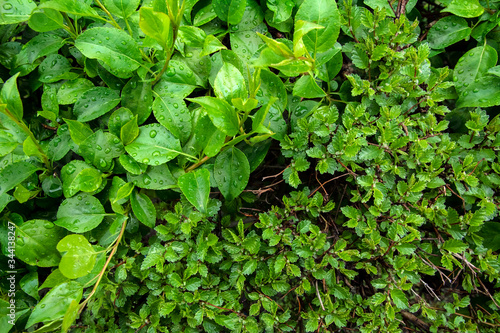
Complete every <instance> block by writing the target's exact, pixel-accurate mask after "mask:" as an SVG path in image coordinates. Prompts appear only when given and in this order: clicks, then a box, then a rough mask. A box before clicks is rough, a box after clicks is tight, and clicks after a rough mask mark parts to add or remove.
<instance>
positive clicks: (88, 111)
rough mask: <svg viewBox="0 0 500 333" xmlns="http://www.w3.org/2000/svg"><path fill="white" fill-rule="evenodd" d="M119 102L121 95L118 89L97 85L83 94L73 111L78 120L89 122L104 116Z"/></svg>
mask: <svg viewBox="0 0 500 333" xmlns="http://www.w3.org/2000/svg"><path fill="white" fill-rule="evenodd" d="M119 103H120V95H119V94H118V92H117V91H116V90H113V89H110V88H106V87H95V88H91V89H89V90H87V91H85V92H84V93H82V94H81V96H80V97H79V98H78V100H77V101H76V103H75V106H74V108H73V113H74V114H75V115H76V116H77V120H78V121H81V122H87V121H90V120H94V119H96V118H98V117H100V116H102V115H103V114H105V113H106V112H108V111H110V110H112V109H113V108H114V107H115V106H117V105H118V104H119Z"/></svg>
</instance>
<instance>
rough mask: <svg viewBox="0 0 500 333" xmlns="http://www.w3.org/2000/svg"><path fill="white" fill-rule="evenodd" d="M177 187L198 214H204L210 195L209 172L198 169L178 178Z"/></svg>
mask: <svg viewBox="0 0 500 333" xmlns="http://www.w3.org/2000/svg"><path fill="white" fill-rule="evenodd" d="M179 187H180V189H181V191H182V194H184V196H186V198H187V199H188V200H189V202H190V203H191V204H192V205H193V206H195V207H196V209H198V210H199V211H200V212H202V213H203V214H206V212H207V206H208V198H209V195H210V172H209V171H208V170H207V169H199V170H195V171H192V172H188V173H185V174H183V175H182V176H180V177H179Z"/></svg>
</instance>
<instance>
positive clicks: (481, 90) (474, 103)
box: [456, 76, 500, 108]
mask: <svg viewBox="0 0 500 333" xmlns="http://www.w3.org/2000/svg"><path fill="white" fill-rule="evenodd" d="M495 105H500V77H498V76H485V77H482V78H481V79H478V80H476V81H474V82H473V83H472V84H471V85H469V87H468V89H467V90H466V91H464V92H463V93H462V94H461V95H460V98H459V99H458V101H457V105H456V107H457V108H465V107H484V108H485V107H490V106H495Z"/></svg>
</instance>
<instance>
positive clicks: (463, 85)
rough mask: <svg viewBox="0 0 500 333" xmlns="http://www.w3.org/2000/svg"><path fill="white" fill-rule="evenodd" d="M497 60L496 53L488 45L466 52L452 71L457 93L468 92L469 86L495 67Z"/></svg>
mask: <svg viewBox="0 0 500 333" xmlns="http://www.w3.org/2000/svg"><path fill="white" fill-rule="evenodd" d="M497 60H498V54H497V51H496V50H495V49H494V48H493V47H491V46H489V45H484V46H479V47H475V48H473V49H471V50H469V51H467V52H466V53H465V54H464V55H463V56H462V57H461V58H460V59H459V60H458V63H457V65H456V66H455V70H454V71H453V81H455V88H456V89H457V91H459V92H463V91H466V90H469V85H470V84H472V83H474V81H475V80H476V79H479V78H480V77H482V76H484V75H485V74H486V73H487V72H488V70H489V69H490V68H491V67H493V66H495V65H496V63H497ZM469 93H470V91H469Z"/></svg>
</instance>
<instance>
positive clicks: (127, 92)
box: [121, 77, 153, 125]
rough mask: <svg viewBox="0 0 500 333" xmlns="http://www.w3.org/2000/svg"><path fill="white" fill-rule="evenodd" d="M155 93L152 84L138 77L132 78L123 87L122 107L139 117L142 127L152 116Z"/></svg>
mask: <svg viewBox="0 0 500 333" xmlns="http://www.w3.org/2000/svg"><path fill="white" fill-rule="evenodd" d="M152 104H153V91H152V90H151V84H150V83H148V82H142V81H140V80H139V79H138V78H137V77H134V78H132V79H131V80H130V81H129V82H127V84H126V85H125V86H124V87H123V89H122V92H121V106H123V107H126V108H127V109H129V110H130V111H132V113H133V114H134V115H137V117H138V119H137V123H138V124H139V125H141V124H142V123H144V122H145V121H146V120H147V119H148V118H149V115H150V114H151V110H152Z"/></svg>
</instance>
